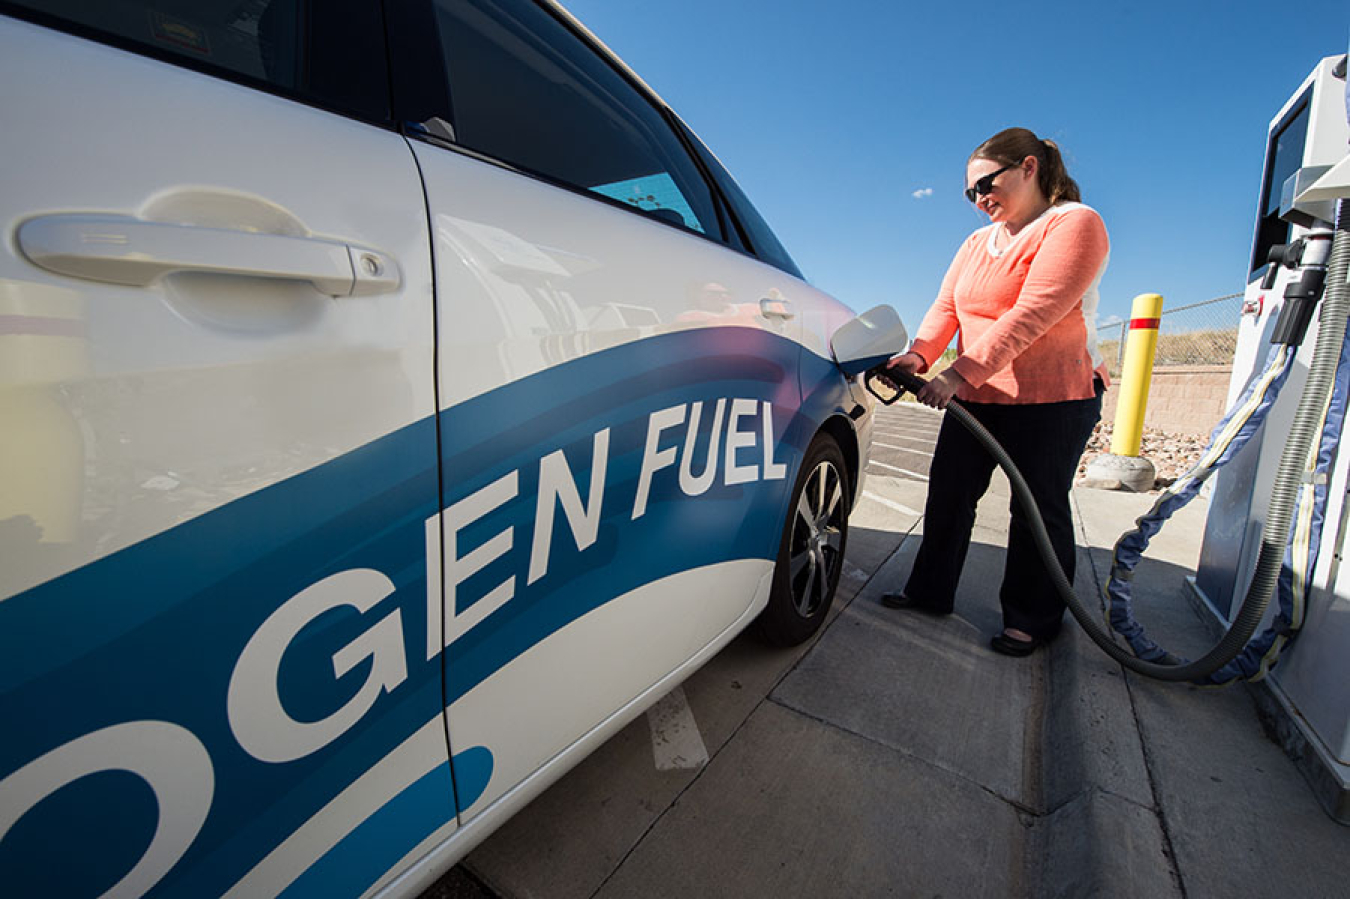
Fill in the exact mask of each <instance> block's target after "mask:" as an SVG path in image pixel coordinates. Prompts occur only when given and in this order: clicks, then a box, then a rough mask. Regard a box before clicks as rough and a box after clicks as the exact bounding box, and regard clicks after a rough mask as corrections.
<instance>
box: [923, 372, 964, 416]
mask: <svg viewBox="0 0 1350 899" xmlns="http://www.w3.org/2000/svg"><path fill="white" fill-rule="evenodd" d="M965 383H966V379H965V378H963V377H961V375H960V374H958V373H957V371H956V370H955V369H952V368H947V369H943V371H942V373H941V374H939V375H938V376H937V377H935V378H933V379H932V380H931V381H929V382H928V383H927V384H926V385H924V388H923V390H920V391H919V392H918V394H916V395H915V397H914V398H915V399H917V400H918V401H919V402H921V403H923V404H924V405H925V406H932V407H933V408H934V409H945V408H947V403H949V402H951V398H952V397H953V396H954V395H955V394H956V391H957V390H959V389H960V388H961V385H963V384H965Z"/></svg>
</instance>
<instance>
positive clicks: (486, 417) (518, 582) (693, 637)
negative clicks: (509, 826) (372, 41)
mask: <svg viewBox="0 0 1350 899" xmlns="http://www.w3.org/2000/svg"><path fill="white" fill-rule="evenodd" d="M413 6H420V10H421V12H420V14H421V15H423V16H424V17H425V18H424V20H423V21H422V22H420V23H417V24H414V23H415V15H414V12H413V11H411V9H410V7H413ZM401 14H402V15H405V16H408V17H409V19H408V21H403V20H402V19H399V18H395V19H394V20H393V21H395V22H396V23H397V24H396V25H395V30H396V31H397V32H399V33H406V34H416V35H420V36H421V37H423V38H425V39H426V40H425V41H424V42H423V43H421V44H420V45H410V46H405V47H398V48H396V52H395V54H394V56H395V60H396V70H395V76H396V89H397V91H398V93H399V95H400V96H401V97H402V98H403V100H404V102H405V103H406V106H405V108H404V109H403V110H402V111H401V112H400V115H401V117H403V118H405V119H407V120H409V121H411V122H413V123H414V130H415V132H416V133H418V134H419V135H420V139H419V140H417V141H414V144H413V146H414V151H415V153H416V155H417V159H418V163H419V165H420V167H421V170H422V174H423V178H424V181H425V184H426V191H427V197H428V206H429V209H430V213H431V223H432V230H433V243H434V253H435V261H436V269H437V314H438V334H439V339H440V356H439V360H440V362H439V371H438V374H439V381H438V383H439V386H440V407H441V413H440V422H441V441H442V449H441V451H442V464H443V475H444V487H443V489H444V496H443V505H444V507H445V515H444V519H443V527H444V534H443V536H444V550H443V555H444V558H445V572H444V574H445V583H444V593H445V597H446V609H445V624H444V630H445V632H444V645H445V646H446V647H447V649H446V653H445V670H446V688H447V694H448V695H447V703H448V708H447V720H448V725H449V731H450V735H451V743H452V746H453V748H454V750H455V752H456V753H457V755H456V759H457V762H456V766H455V774H456V780H457V784H458V785H459V787H460V788H461V808H465V807H466V803H465V802H464V796H465V795H471V796H476V797H477V800H476V801H474V802H473V803H472V804H468V805H467V814H466V817H471V816H472V815H474V814H477V813H478V812H479V811H481V810H482V809H484V808H486V807H487V806H488V805H490V804H491V803H492V802H493V801H495V800H496V799H498V798H499V797H501V796H503V795H504V794H505V793H506V792H507V791H510V790H512V789H513V788H514V787H516V786H517V785H518V784H519V783H521V782H522V781H523V780H525V779H527V778H528V777H530V776H531V775H534V774H535V773H536V772H538V771H539V770H540V769H541V767H542V766H544V765H545V763H547V762H549V761H550V760H554V759H555V758H556V757H557V756H558V755H559V753H561V752H563V751H564V750H566V749H568V748H569V747H573V746H575V745H576V744H577V741H578V740H579V739H580V738H582V737H583V736H584V735H586V734H588V733H590V732H592V731H593V729H594V728H597V727H598V726H599V725H601V724H602V722H605V721H607V720H608V719H611V718H612V716H614V715H615V713H616V712H618V711H619V710H621V709H623V708H625V707H626V706H627V705H628V704H630V703H632V702H633V701H634V700H635V699H637V698H638V697H640V696H641V695H643V694H644V692H645V691H647V690H649V689H651V688H652V687H653V685H655V684H656V683H658V682H659V681H660V680H661V679H662V678H663V677H665V676H666V675H668V674H670V673H671V672H672V671H675V670H676V669H678V668H679V667H680V666H682V665H685V664H686V663H688V662H689V660H690V659H692V658H694V657H695V656H696V655H697V654H698V653H699V652H700V651H701V650H703V649H704V648H705V647H707V646H709V645H710V644H711V643H712V642H713V641H714V640H715V639H717V638H719V636H722V635H725V634H727V633H728V632H729V631H730V630H731V629H732V628H734V627H735V626H737V625H738V624H743V623H744V621H745V620H746V618H747V616H748V615H749V614H750V612H751V611H752V610H753V608H754V607H755V604H756V602H757V601H762V599H763V597H764V595H765V591H766V590H767V589H768V581H769V577H770V574H771V572H772V570H773V559H774V557H775V555H776V552H777V548H778V542H779V534H780V533H781V526H782V520H783V515H784V507H785V505H786V494H787V490H788V489H789V488H790V486H791V478H792V477H793V476H794V474H795V467H794V466H795V463H796V461H797V457H798V456H799V455H800V453H801V451H802V449H803V448H804V447H805V444H806V443H807V442H809V440H810V438H811V434H812V428H811V427H810V426H809V423H807V422H806V421H805V420H804V419H803V418H802V416H801V415H800V414H799V410H800V405H801V390H800V387H799V383H798V377H797V370H798V366H799V358H800V355H801V346H800V339H801V337H800V332H801V320H802V319H801V317H800V315H799V310H798V309H796V308H794V305H793V304H794V300H795V298H796V296H797V295H798V294H807V293H810V289H809V288H807V287H806V285H804V284H803V283H802V282H801V281H799V280H797V279H796V278H795V277H792V276H790V275H787V274H785V273H784V272H782V271H780V270H778V269H776V268H773V267H771V266H769V265H766V264H764V263H763V262H761V261H758V260H756V259H754V258H752V257H750V256H749V255H748V254H747V253H745V252H743V248H744V244H743V243H741V238H740V236H739V235H737V234H736V233H735V232H734V228H735V227H736V226H735V225H734V223H733V222H732V221H731V220H730V219H729V218H728V217H727V216H726V214H725V209H723V208H722V207H721V199H720V197H719V196H718V195H717V194H716V192H715V190H714V189H713V188H712V187H711V186H710V184H709V182H708V181H707V180H706V174H705V170H704V169H703V168H701V166H700V165H699V164H698V163H697V162H696V160H695V157H694V156H693V154H692V153H691V151H690V148H689V147H688V145H687V144H686V143H685V142H684V141H682V139H681V138H680V136H679V135H678V133H677V131H676V129H675V127H674V124H673V122H672V121H671V120H670V119H668V118H667V117H666V116H665V114H664V113H663V111H662V110H661V109H660V108H659V106H658V105H657V104H656V103H655V102H654V101H653V100H652V99H651V98H650V97H649V95H647V94H646V93H645V92H644V91H642V90H641V89H640V88H639V87H638V85H637V84H636V83H635V81H634V78H633V76H631V75H630V74H628V73H626V72H625V71H624V70H622V69H620V68H618V67H616V65H615V64H613V63H612V62H611V61H610V60H608V59H606V58H604V57H603V56H602V55H601V54H600V53H598V52H597V51H596V50H595V48H594V47H593V46H592V45H590V44H589V43H587V42H586V40H584V39H583V38H582V37H581V36H580V35H579V34H578V33H577V32H576V31H574V30H573V29H572V28H571V27H570V25H569V22H568V20H567V17H566V15H565V13H563V12H561V11H560V10H559V9H557V8H556V7H553V6H551V5H549V4H536V3H533V2H530V0H469V2H428V3H425V4H420V5H418V4H412V5H405V7H403V8H402V12H401ZM399 67H402V68H403V69H404V70H405V71H404V72H403V74H402V75H400V68H399ZM437 69H439V71H435V70H437ZM437 88H438V89H437ZM736 248H740V249H741V250H742V251H738V250H737V249H736ZM652 698H654V697H652ZM470 752H473V753H475V756H474V757H475V758H476V759H477V760H478V764H477V765H476V766H474V767H473V768H472V770H467V766H461V765H460V764H459V761H458V760H459V758H460V757H461V756H464V757H465V758H467V757H468V753H470ZM466 783H467V784H470V786H468V787H466Z"/></svg>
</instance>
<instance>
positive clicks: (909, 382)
mask: <svg viewBox="0 0 1350 899" xmlns="http://www.w3.org/2000/svg"><path fill="white" fill-rule="evenodd" d="M888 365H889V363H886V362H883V363H882V364H881V365H875V366H873V367H872V368H869V369H868V370H867V371H866V372H865V373H864V374H863V386H864V387H866V388H867V392H868V393H870V394H872V396H874V397H876V398H877V399H879V400H881V401H882V402H883V403H885V404H886V405H887V406H889V405H891V404H892V403H894V402H895V401H896V400H898V399H900V397H902V396H904V395H905V391H906V390H908V391H909V392H910V393H918V392H919V391H920V390H922V389H923V385H924V383H925V382H924V379H923V378H921V377H919V376H918V375H912V374H910V373H909V372H905V371H899V370H898V369H894V368H888V367H887V366H888Z"/></svg>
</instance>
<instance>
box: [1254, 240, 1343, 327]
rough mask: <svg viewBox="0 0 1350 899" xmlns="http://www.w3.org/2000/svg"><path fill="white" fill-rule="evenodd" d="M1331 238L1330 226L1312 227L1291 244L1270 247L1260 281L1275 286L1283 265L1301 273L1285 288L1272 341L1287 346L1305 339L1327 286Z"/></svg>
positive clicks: (1268, 286) (1267, 288) (1264, 287)
mask: <svg viewBox="0 0 1350 899" xmlns="http://www.w3.org/2000/svg"><path fill="white" fill-rule="evenodd" d="M1331 238H1332V232H1331V231H1329V230H1317V231H1310V232H1309V233H1308V234H1307V235H1306V236H1304V237H1303V238H1301V239H1299V240H1296V241H1294V242H1293V243H1291V244H1287V245H1286V244H1277V245H1275V246H1273V247H1271V248H1270V254H1269V256H1268V258H1269V260H1270V268H1269V269H1268V270H1267V271H1266V276H1265V278H1264V279H1263V280H1262V281H1261V287H1262V288H1263V289H1266V290H1269V289H1270V288H1271V287H1274V286H1275V275H1276V274H1277V272H1278V271H1279V268H1280V266H1284V267H1286V268H1292V269H1297V270H1298V277H1297V278H1296V279H1294V280H1292V281H1290V282H1289V285H1288V286H1287V287H1285V289H1284V308H1282V309H1281V310H1280V320H1279V321H1278V322H1277V323H1276V324H1275V333H1274V334H1273V335H1271V338H1270V342H1271V343H1282V344H1286V345H1288V346H1298V345H1299V344H1301V343H1303V337H1304V335H1305V334H1307V333H1308V324H1309V323H1310V322H1311V321H1312V316H1313V312H1314V310H1316V308H1317V303H1318V301H1319V300H1321V299H1322V290H1323V288H1324V287H1325V286H1326V280H1327V260H1328V258H1329V257H1330V256H1331Z"/></svg>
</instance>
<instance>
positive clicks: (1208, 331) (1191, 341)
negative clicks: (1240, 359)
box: [1097, 293, 1242, 378]
mask: <svg viewBox="0 0 1350 899" xmlns="http://www.w3.org/2000/svg"><path fill="white" fill-rule="evenodd" d="M1241 318H1242V294H1240V293H1231V294H1228V295H1227V296H1222V297H1215V298H1214V299H1212V300H1205V301H1204V302H1201V303H1191V304H1190V305H1188V306H1178V307H1177V308H1175V309H1167V308H1165V307H1164V309H1163V313H1162V319H1161V323H1160V324H1159V326H1158V351H1157V355H1156V356H1155V357H1154V361H1153V365H1154V367H1155V368H1162V367H1164V366H1168V365H1231V364H1232V362H1233V350H1234V349H1236V347H1237V332H1238V322H1239V320H1240V319H1241ZM1129 325H1130V323H1129V322H1128V321H1109V322H1102V323H1100V324H1098V325H1097V346H1098V349H1099V350H1100V351H1101V354H1102V358H1104V359H1105V360H1106V361H1107V365H1108V367H1109V369H1110V372H1111V376H1112V377H1113V378H1114V377H1119V376H1120V370H1121V367H1122V365H1123V364H1124V361H1125V337H1126V335H1127V334H1128V329H1129Z"/></svg>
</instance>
